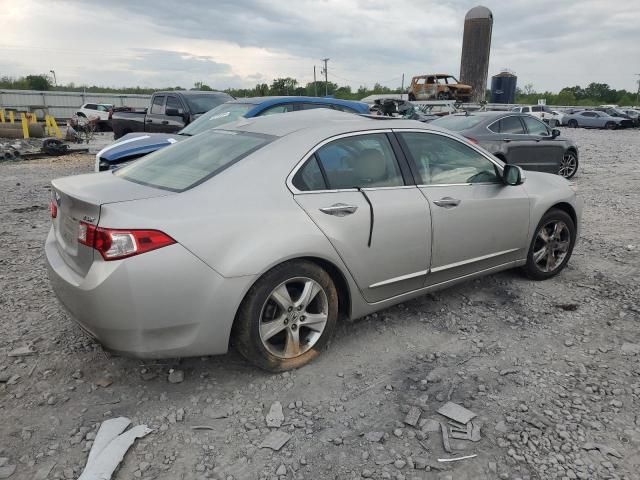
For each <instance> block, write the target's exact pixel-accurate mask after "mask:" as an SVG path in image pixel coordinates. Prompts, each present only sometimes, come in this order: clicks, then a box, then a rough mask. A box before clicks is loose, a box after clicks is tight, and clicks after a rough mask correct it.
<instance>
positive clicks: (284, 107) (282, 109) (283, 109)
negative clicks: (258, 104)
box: [258, 103, 293, 117]
mask: <svg viewBox="0 0 640 480" xmlns="http://www.w3.org/2000/svg"><path fill="white" fill-rule="evenodd" d="M292 111H293V105H292V104H290V103H283V104H281V105H274V106H273V107H269V108H267V109H265V110H263V111H262V112H260V114H259V115H258V116H260V117H262V116H265V115H274V114H276V113H287V112H292Z"/></svg>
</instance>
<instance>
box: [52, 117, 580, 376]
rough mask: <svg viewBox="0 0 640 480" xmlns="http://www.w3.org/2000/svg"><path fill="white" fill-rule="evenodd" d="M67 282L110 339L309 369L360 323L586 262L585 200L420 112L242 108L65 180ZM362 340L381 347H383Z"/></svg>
mask: <svg viewBox="0 0 640 480" xmlns="http://www.w3.org/2000/svg"><path fill="white" fill-rule="evenodd" d="M52 187H53V188H52V195H53V196H52V201H51V216H52V220H53V225H52V228H51V231H50V233H49V236H48V238H47V240H46V245H45V250H46V257H47V262H48V266H49V274H50V278H51V282H52V285H53V288H54V290H55V292H56V294H57V296H58V298H59V299H60V301H61V302H62V303H63V304H64V305H65V306H66V307H67V308H68V310H69V311H70V312H71V314H72V316H73V317H74V318H75V319H76V320H77V321H78V322H79V324H80V325H81V326H82V327H83V328H84V329H85V330H86V331H88V332H89V333H90V334H91V335H93V336H94V337H96V338H97V339H99V340H100V341H101V342H102V343H103V344H104V346H105V347H106V348H108V349H111V350H115V351H119V352H122V353H126V354H130V355H135V356H139V357H175V356H193V355H209V354H221V353H224V352H226V351H227V348H228V345H229V343H230V340H232V341H233V342H234V343H235V345H236V346H237V348H238V349H239V351H240V352H241V353H242V354H243V355H244V356H245V357H246V358H247V359H249V360H250V361H251V362H253V363H255V364H256V365H258V366H259V367H261V368H264V369H267V370H271V371H282V370H286V369H290V368H297V367H300V366H302V365H304V364H305V363H307V362H309V361H310V360H311V359H313V358H314V357H316V356H317V355H318V353H319V352H320V351H321V350H322V349H323V348H324V347H326V345H327V343H328V342H329V340H330V339H331V337H332V334H333V332H334V330H335V328H336V323H337V322H338V321H339V319H341V318H345V317H351V318H356V317H360V316H363V315H366V314H369V313H371V312H374V311H377V310H380V309H382V308H386V307H388V306H390V305H393V304H396V303H399V302H402V301H406V300H408V299H410V298H413V297H416V296H418V295H423V294H425V293H427V292H430V291H433V290H436V289H441V288H444V287H447V286H449V285H452V284H454V283H456V282H460V281H464V280H469V279H472V278H475V277H478V276H481V275H486V274H489V273H493V272H497V271H500V270H505V269H509V268H514V267H521V268H522V270H523V272H524V273H525V274H526V275H528V276H529V277H530V278H532V279H536V280H542V279H547V278H550V277H553V276H554V275H556V274H558V273H559V272H560V271H561V270H562V269H563V268H564V267H565V265H566V264H567V262H568V261H569V258H570V257H571V252H572V250H573V247H574V244H575V241H576V238H577V235H578V228H579V224H580V216H581V209H582V207H581V202H580V201H579V200H578V198H577V197H576V194H575V192H574V191H573V190H572V188H570V185H569V183H568V182H567V181H566V180H565V179H564V178H562V177H559V176H557V175H550V174H545V173H538V172H527V178H526V181H525V177H524V174H523V172H522V170H521V169H520V168H519V167H517V166H514V165H505V164H503V163H502V162H500V161H499V160H497V159H496V158H494V157H493V156H491V155H490V154H488V153H487V152H486V151H485V150H483V149H481V148H479V147H477V146H475V145H473V144H471V143H469V142H468V141H466V140H465V139H463V138H462V137H460V136H458V135H456V134H453V133H450V132H448V131H445V130H443V129H439V128H437V127H432V126H430V125H429V124H423V123H420V122H416V121H411V120H397V121H383V120H382V121H381V120H375V119H371V118H363V117H357V116H354V115H351V114H346V113H341V112H334V111H329V110H313V111H306V112H299V113H297V112H294V113H290V114H288V115H274V116H270V117H265V118H256V119H242V120H240V121H238V122H235V123H232V124H228V125H225V126H223V127H221V128H219V129H214V130H210V131H207V132H204V133H202V134H200V135H196V136H194V137H192V138H189V139H187V140H185V141H183V142H180V143H177V144H175V145H172V146H170V147H167V148H164V149H162V150H159V151H157V152H155V153H152V154H151V155H149V156H147V157H145V158H144V159H142V160H140V161H138V162H136V163H134V164H131V165H129V166H126V167H123V168H121V169H118V170H115V171H108V172H102V173H95V174H87V175H79V176H75V177H66V178H61V179H57V180H54V181H53V182H52ZM362 348H366V346H365V345H363V346H362Z"/></svg>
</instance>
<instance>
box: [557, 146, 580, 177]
mask: <svg viewBox="0 0 640 480" xmlns="http://www.w3.org/2000/svg"><path fill="white" fill-rule="evenodd" d="M577 171H578V155H576V153H575V152H572V151H567V152H565V153H564V155H563V156H562V160H561V161H560V170H558V175H560V176H562V177H564V178H566V179H567V180H568V179H570V178H572V177H573V176H574V175H575V174H576V172H577Z"/></svg>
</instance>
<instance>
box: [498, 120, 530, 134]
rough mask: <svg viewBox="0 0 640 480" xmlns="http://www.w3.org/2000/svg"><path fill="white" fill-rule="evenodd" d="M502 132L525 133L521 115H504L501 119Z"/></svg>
mask: <svg viewBox="0 0 640 480" xmlns="http://www.w3.org/2000/svg"><path fill="white" fill-rule="evenodd" d="M500 133H512V134H516V135H519V134H524V127H523V126H522V122H521V121H520V118H519V117H504V118H503V119H502V120H500Z"/></svg>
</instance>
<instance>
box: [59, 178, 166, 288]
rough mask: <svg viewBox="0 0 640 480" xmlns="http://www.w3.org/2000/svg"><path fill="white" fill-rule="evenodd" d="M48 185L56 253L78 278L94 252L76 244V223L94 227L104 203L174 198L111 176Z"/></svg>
mask: <svg viewBox="0 0 640 480" xmlns="http://www.w3.org/2000/svg"><path fill="white" fill-rule="evenodd" d="M51 185H52V189H51V196H52V201H53V202H54V203H55V205H56V207H57V215H56V218H52V221H53V230H54V233H55V237H56V243H57V245H58V251H59V252H60V255H61V256H62V258H63V259H64V261H65V263H66V264H67V265H69V267H70V268H71V269H72V270H73V271H75V272H76V273H77V274H79V275H81V276H85V275H86V273H87V272H88V271H89V268H90V267H91V264H92V263H93V259H94V255H95V254H97V252H96V251H95V250H94V249H93V248H91V247H88V246H86V245H83V244H81V243H80V242H78V229H79V226H80V222H85V223H90V224H93V225H98V222H99V221H100V207H101V206H102V205H105V204H108V203H118V202H127V201H131V200H141V199H144V198H152V197H162V196H167V195H175V194H174V193H172V192H168V191H166V190H160V189H157V188H152V187H147V186H144V185H139V184H137V183H133V182H129V181H127V180H123V179H122V178H119V177H116V176H115V175H113V174H112V173H111V172H104V173H99V174H93V173H92V174H86V175H78V176H74V177H64V178H58V179H56V180H53V181H52V182H51ZM98 255H99V254H98Z"/></svg>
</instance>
